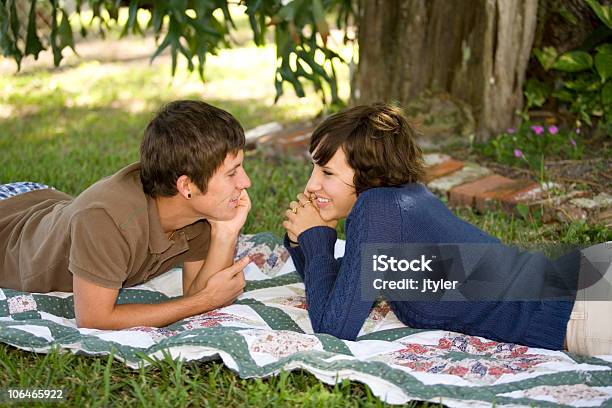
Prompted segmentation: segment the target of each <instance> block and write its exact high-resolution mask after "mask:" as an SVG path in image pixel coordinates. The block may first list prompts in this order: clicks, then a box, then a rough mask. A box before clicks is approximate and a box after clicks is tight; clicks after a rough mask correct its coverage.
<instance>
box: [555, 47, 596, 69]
mask: <svg viewBox="0 0 612 408" xmlns="http://www.w3.org/2000/svg"><path fill="white" fill-rule="evenodd" d="M592 66H593V57H591V55H590V54H589V53H588V52H585V51H570V52H566V53H565V54H562V55H561V56H560V57H559V58H558V59H557V61H555V64H554V65H553V68H554V69H556V70H559V71H564V72H579V71H584V70H585V69H589V68H591V67H592Z"/></svg>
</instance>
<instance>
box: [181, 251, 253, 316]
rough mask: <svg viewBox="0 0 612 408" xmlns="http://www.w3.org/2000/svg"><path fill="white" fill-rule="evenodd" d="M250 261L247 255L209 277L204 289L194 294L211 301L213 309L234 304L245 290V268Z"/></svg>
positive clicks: (205, 300)
mask: <svg viewBox="0 0 612 408" xmlns="http://www.w3.org/2000/svg"><path fill="white" fill-rule="evenodd" d="M249 262H250V259H249V257H248V256H247V257H245V258H242V259H241V260H239V261H237V262H236V263H234V264H233V265H231V266H230V267H228V268H225V269H222V270H220V271H219V272H217V273H216V274H214V275H212V276H211V277H210V278H209V279H208V282H206V287H205V288H204V289H202V290H201V291H199V292H198V293H196V294H195V295H193V296H194V297H197V298H201V299H202V300H203V301H204V302H207V303H209V304H210V305H212V308H213V309H216V308H219V307H223V306H227V305H230V304H232V303H233V302H234V301H235V300H236V298H237V297H238V296H240V295H241V294H242V292H243V291H244V285H245V283H246V282H245V279H244V268H246V266H247V265H248V264H249Z"/></svg>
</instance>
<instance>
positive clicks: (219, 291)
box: [72, 257, 249, 330]
mask: <svg viewBox="0 0 612 408" xmlns="http://www.w3.org/2000/svg"><path fill="white" fill-rule="evenodd" d="M248 263H249V258H248V257H247V258H243V259H241V260H240V261H238V262H236V263H234V264H233V265H231V266H229V267H228V268H225V269H222V270H221V271H219V272H218V273H216V274H215V275H213V276H211V277H210V279H209V280H208V282H207V284H206V287H205V288H204V289H202V290H200V291H198V292H196V293H195V294H193V295H191V296H184V297H182V298H178V299H173V300H170V301H167V302H163V303H157V304H143V303H134V304H122V305H117V304H116V302H117V295H118V293H119V290H118V289H109V288H105V287H103V286H100V285H97V284H95V283H92V282H89V281H87V280H85V279H82V278H80V277H79V276H77V275H73V278H72V282H73V290H74V314H75V318H76V323H77V326H78V327H87V328H90V329H103V330H120V329H125V328H128V327H135V326H150V327H163V326H167V325H169V324H171V323H174V322H176V321H178V320H181V319H184V318H186V317H190V316H194V315H197V314H200V313H204V312H208V311H209V310H213V309H216V308H219V307H223V306H226V305H229V304H231V303H232V302H233V301H234V300H236V298H237V297H238V296H240V294H241V293H242V291H243V290H244V285H245V280H244V273H243V269H244V268H245V267H246V265H247V264H248Z"/></svg>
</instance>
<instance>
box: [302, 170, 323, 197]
mask: <svg viewBox="0 0 612 408" xmlns="http://www.w3.org/2000/svg"><path fill="white" fill-rule="evenodd" d="M319 190H321V183H320V182H319V178H318V177H317V175H316V174H315V173H314V172H313V173H312V174H311V175H310V178H309V179H308V183H306V192H307V193H315V192H317V191H319Z"/></svg>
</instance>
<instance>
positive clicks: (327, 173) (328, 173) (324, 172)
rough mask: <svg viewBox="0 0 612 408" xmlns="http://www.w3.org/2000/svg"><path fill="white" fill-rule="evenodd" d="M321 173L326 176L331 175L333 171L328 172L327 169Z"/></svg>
mask: <svg viewBox="0 0 612 408" xmlns="http://www.w3.org/2000/svg"><path fill="white" fill-rule="evenodd" d="M323 174H325V175H326V176H331V175H332V174H333V173H330V172H329V171H327V170H323Z"/></svg>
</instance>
